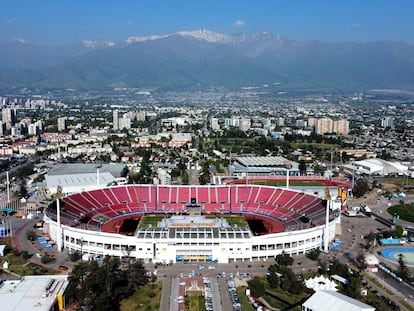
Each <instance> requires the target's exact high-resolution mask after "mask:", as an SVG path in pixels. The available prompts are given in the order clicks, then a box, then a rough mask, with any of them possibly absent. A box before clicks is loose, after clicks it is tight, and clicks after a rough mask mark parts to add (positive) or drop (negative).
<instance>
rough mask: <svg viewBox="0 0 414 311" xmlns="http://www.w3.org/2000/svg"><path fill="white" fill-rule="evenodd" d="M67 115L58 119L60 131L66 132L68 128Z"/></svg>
mask: <svg viewBox="0 0 414 311" xmlns="http://www.w3.org/2000/svg"><path fill="white" fill-rule="evenodd" d="M66 120H67V118H66V117H61V118H58V119H57V126H58V131H59V132H64V131H65V130H66Z"/></svg>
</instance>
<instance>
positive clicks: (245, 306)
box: [237, 286, 256, 311]
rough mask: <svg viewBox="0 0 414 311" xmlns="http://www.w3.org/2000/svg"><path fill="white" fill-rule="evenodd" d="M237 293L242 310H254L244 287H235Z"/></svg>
mask: <svg viewBox="0 0 414 311" xmlns="http://www.w3.org/2000/svg"><path fill="white" fill-rule="evenodd" d="M237 295H238V296H239V299H240V304H241V306H242V310H243V311H254V310H256V309H255V308H254V307H253V306H252V305H251V304H250V302H249V300H248V299H247V296H246V287H244V286H242V287H237Z"/></svg>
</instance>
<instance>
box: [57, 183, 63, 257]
mask: <svg viewBox="0 0 414 311" xmlns="http://www.w3.org/2000/svg"><path fill="white" fill-rule="evenodd" d="M61 198H62V186H60V185H59V186H57V190H56V222H57V226H58V232H57V248H58V252H61V251H62V248H63V237H62V224H61V222H60V199H61Z"/></svg>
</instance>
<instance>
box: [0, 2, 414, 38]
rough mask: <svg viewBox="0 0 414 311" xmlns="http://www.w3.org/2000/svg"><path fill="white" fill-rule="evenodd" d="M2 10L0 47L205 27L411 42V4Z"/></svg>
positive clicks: (15, 6) (37, 5)
mask: <svg viewBox="0 0 414 311" xmlns="http://www.w3.org/2000/svg"><path fill="white" fill-rule="evenodd" d="M0 11H1V14H0V41H6V40H10V39H24V40H27V41H29V42H31V43H34V44H43V45H44V44H46V45H60V44H64V43H70V42H74V41H79V40H111V41H121V40H125V39H126V38H127V37H129V36H137V35H149V34H166V33H172V32H175V31H179V30H194V29H201V28H204V29H208V30H212V31H215V32H221V33H241V32H243V33H253V32H258V31H267V32H272V33H275V34H281V35H284V36H287V37H290V38H292V39H296V40H322V41H331V42H337V41H357V42H367V41H378V40H393V41H406V42H409V43H412V44H414V1H413V0H394V1H392V0H389V1H385V0H340V1H337V0H325V1H322V0H285V1H280V0H252V1H247V0H237V1H236V0H209V1H207V0H204V1H201V0H164V1H162V0H117V1H115V0H70V1H68V0H1V1H0Z"/></svg>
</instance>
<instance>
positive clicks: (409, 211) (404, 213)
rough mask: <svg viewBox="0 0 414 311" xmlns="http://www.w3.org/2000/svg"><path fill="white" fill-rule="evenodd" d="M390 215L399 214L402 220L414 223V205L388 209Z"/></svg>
mask: <svg viewBox="0 0 414 311" xmlns="http://www.w3.org/2000/svg"><path fill="white" fill-rule="evenodd" d="M387 211H388V213H389V214H390V215H392V216H393V215H394V214H397V215H399V216H400V219H402V220H405V221H409V222H414V204H397V205H394V206H391V207H389V208H388V209H387Z"/></svg>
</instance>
